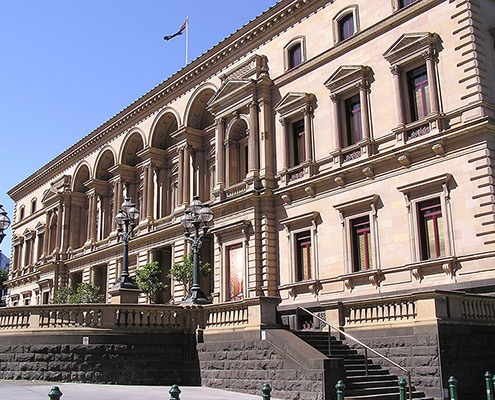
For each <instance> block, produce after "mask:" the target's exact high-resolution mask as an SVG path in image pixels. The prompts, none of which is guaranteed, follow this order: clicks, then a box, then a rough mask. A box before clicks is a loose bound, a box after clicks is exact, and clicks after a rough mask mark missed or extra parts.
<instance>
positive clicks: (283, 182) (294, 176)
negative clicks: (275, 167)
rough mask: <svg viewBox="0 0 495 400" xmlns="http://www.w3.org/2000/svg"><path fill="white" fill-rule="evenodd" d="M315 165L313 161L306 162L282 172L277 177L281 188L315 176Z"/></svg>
mask: <svg viewBox="0 0 495 400" xmlns="http://www.w3.org/2000/svg"><path fill="white" fill-rule="evenodd" d="M314 167H315V165H314V163H313V162H312V161H304V162H303V163H301V164H299V165H295V166H294V167H290V168H288V169H284V170H282V171H280V172H279V173H278V175H277V178H278V179H279V182H280V186H287V185H290V184H291V183H293V182H295V181H301V180H303V179H305V178H309V177H311V176H313V175H314V174H315V171H314V169H315V168H314Z"/></svg>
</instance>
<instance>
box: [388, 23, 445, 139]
mask: <svg viewBox="0 0 495 400" xmlns="http://www.w3.org/2000/svg"><path fill="white" fill-rule="evenodd" d="M438 41H439V37H438V35H437V34H435V33H429V32H421V33H405V34H403V35H402V36H401V37H400V38H399V39H398V40H397V41H396V42H395V43H394V44H393V45H392V46H391V47H390V48H389V49H388V50H387V51H386V52H385V54H384V57H385V59H386V60H387V61H388V62H390V65H391V66H390V70H391V72H392V75H393V79H394V86H395V92H396V102H397V104H398V107H397V111H398V113H397V125H398V126H404V125H407V124H410V123H412V122H415V121H421V120H423V119H429V121H433V120H434V118H435V116H438V115H439V113H440V111H441V110H440V100H439V90H438V87H437V81H436V76H437V73H438V71H437V62H438V54H437V43H438ZM429 121H425V127H426V128H425V129H423V128H422V127H420V129H421V132H419V133H418V135H422V134H425V133H428V132H429V131H430V129H432V128H435V127H436V126H437V124H434V125H432V126H431V127H430V126H427V125H426V124H428V122H429ZM410 132H413V131H410ZM409 136H410V137H409ZM416 136H417V135H416V133H415V132H414V134H413V133H411V135H409V133H408V137H407V138H406V140H407V139H410V138H414V137H416Z"/></svg>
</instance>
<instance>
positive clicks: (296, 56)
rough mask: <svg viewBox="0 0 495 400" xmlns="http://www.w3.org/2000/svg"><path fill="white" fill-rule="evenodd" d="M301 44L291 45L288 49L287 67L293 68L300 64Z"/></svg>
mask: <svg viewBox="0 0 495 400" xmlns="http://www.w3.org/2000/svg"><path fill="white" fill-rule="evenodd" d="M301 61H302V57H301V45H300V44H296V45H294V46H292V47H291V48H290V50H289V68H294V67H296V66H298V65H299V64H301Z"/></svg>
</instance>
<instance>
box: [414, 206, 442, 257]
mask: <svg viewBox="0 0 495 400" xmlns="http://www.w3.org/2000/svg"><path fill="white" fill-rule="evenodd" d="M418 219H419V221H418V222H419V240H420V247H421V259H422V260H428V259H430V258H438V257H442V256H444V255H445V241H444V233H443V232H444V228H443V217H442V205H441V203H440V199H439V198H438V197H437V198H434V199H431V200H427V201H422V202H420V203H418Z"/></svg>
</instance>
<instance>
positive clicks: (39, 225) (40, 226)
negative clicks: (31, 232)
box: [34, 221, 45, 232]
mask: <svg viewBox="0 0 495 400" xmlns="http://www.w3.org/2000/svg"><path fill="white" fill-rule="evenodd" d="M34 229H35V230H36V231H37V232H40V231H43V230H44V229H45V224H44V223H43V222H41V221H39V222H38V223H37V224H36V226H35V227H34Z"/></svg>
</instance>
